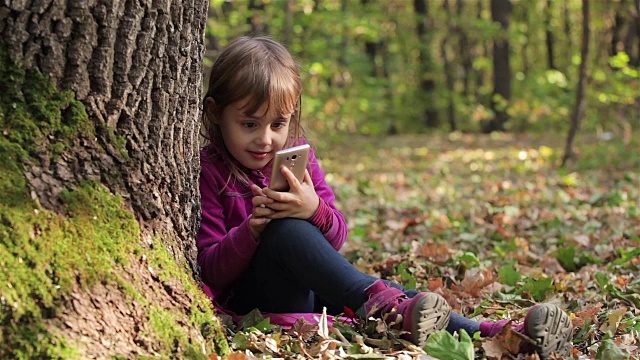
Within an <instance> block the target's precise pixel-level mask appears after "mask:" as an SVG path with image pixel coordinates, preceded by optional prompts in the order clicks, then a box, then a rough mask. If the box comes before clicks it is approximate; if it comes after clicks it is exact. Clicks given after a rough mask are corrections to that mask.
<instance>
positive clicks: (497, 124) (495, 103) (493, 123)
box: [482, 0, 511, 133]
mask: <svg viewBox="0 0 640 360" xmlns="http://www.w3.org/2000/svg"><path fill="white" fill-rule="evenodd" d="M510 16H511V2H510V1H509V0H491V18H492V19H493V21H495V22H497V23H498V24H500V29H501V31H500V33H499V34H498V36H497V38H496V39H495V40H494V42H493V96H492V99H491V109H492V110H493V112H494V113H495V116H494V117H493V119H491V120H489V121H488V122H487V123H485V124H483V128H482V131H483V132H485V133H490V132H493V131H504V130H505V124H506V123H507V121H508V120H509V114H508V113H507V106H508V103H509V99H511V67H510V66H511V65H510V63H509V38H508V36H507V33H508V31H509V17H510Z"/></svg>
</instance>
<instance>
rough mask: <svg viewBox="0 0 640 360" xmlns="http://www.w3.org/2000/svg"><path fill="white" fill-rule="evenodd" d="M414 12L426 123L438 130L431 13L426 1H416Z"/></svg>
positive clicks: (438, 120) (414, 2)
mask: <svg viewBox="0 0 640 360" xmlns="http://www.w3.org/2000/svg"><path fill="white" fill-rule="evenodd" d="M413 7H414V11H415V13H416V15H417V18H418V20H417V24H416V30H417V34H418V49H419V60H418V61H419V65H418V69H419V79H420V90H421V91H422V94H421V98H422V99H424V107H425V110H424V122H425V125H426V126H427V127H430V128H437V127H438V126H440V119H439V115H438V110H437V107H436V102H435V89H436V82H435V80H434V79H433V78H434V76H435V74H434V71H433V58H432V57H431V52H430V51H431V36H430V35H429V32H430V31H431V30H430V29H429V26H428V21H429V13H428V6H427V2H426V0H414V1H413Z"/></svg>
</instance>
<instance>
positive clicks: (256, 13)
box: [247, 0, 269, 34]
mask: <svg viewBox="0 0 640 360" xmlns="http://www.w3.org/2000/svg"><path fill="white" fill-rule="evenodd" d="M248 8H249V17H248V18H247V24H249V26H250V27H251V30H249V34H268V33H269V27H268V25H267V23H266V22H265V21H264V19H263V18H262V15H263V14H262V13H263V12H264V8H265V4H264V2H263V1H262V0H249V7H248Z"/></svg>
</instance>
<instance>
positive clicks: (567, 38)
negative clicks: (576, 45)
mask: <svg viewBox="0 0 640 360" xmlns="http://www.w3.org/2000/svg"><path fill="white" fill-rule="evenodd" d="M562 15H563V18H564V21H563V28H564V44H565V52H564V59H565V64H566V66H565V67H564V69H565V71H564V73H565V74H567V73H568V69H569V68H570V67H571V56H573V46H572V44H573V41H572V40H573V39H572V38H571V17H570V14H569V2H568V1H565V2H564V4H563V6H562Z"/></svg>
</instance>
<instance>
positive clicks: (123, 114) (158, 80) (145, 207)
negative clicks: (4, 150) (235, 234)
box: [0, 0, 208, 356]
mask: <svg viewBox="0 0 640 360" xmlns="http://www.w3.org/2000/svg"><path fill="white" fill-rule="evenodd" d="M5 3H6V4H10V5H4V4H5ZM207 6H208V2H207V1H190V0H166V1H154V2H135V1H133V2H132V1H119V0H90V1H84V0H66V1H64V0H52V1H40V0H31V1H29V0H24V1H10V2H4V3H3V5H1V6H0V34H1V39H0V45H1V46H2V47H4V48H5V49H6V51H7V53H8V54H10V57H11V61H12V62H13V63H15V64H18V65H19V66H20V67H22V68H24V69H27V70H29V71H37V72H40V73H42V74H44V75H45V76H46V77H48V78H50V79H51V81H52V83H53V84H55V85H56V87H57V89H60V90H64V89H70V90H72V91H73V93H74V94H75V99H77V100H79V101H81V102H82V104H84V107H85V108H86V112H87V115H88V117H89V119H90V122H91V123H92V124H93V126H94V127H95V134H94V135H92V136H86V134H77V135H76V136H75V137H74V138H73V139H72V141H71V143H70V144H66V145H68V147H67V148H66V150H65V151H64V152H63V153H62V154H59V155H55V156H54V154H53V153H52V151H51V150H50V149H51V148H52V147H53V146H54V145H56V141H57V140H56V139H55V138H54V137H49V138H43V139H40V140H41V141H42V144H41V145H42V146H40V147H39V151H38V152H37V153H33V154H31V157H30V158H25V159H23V161H24V164H23V165H24V168H25V173H24V176H25V177H26V179H27V181H28V186H29V188H30V190H31V193H32V194H33V195H32V196H33V197H34V198H36V199H37V201H38V202H39V204H40V205H41V206H42V207H43V208H44V209H47V210H50V211H53V212H60V211H61V210H62V203H61V200H60V197H59V195H60V193H61V192H63V191H65V190H67V189H73V188H75V187H77V186H78V184H81V183H83V182H85V181H94V182H99V183H101V184H103V185H104V186H105V187H106V188H107V189H109V191H110V192H111V193H112V194H116V195H119V196H121V197H122V198H123V199H124V201H125V203H126V206H127V208H128V209H129V210H130V211H131V212H132V213H133V214H134V215H135V218H136V219H137V221H138V223H139V225H140V227H141V230H142V234H141V238H140V239H139V241H140V243H141V244H142V245H143V246H146V247H147V248H148V247H149V244H150V243H151V242H152V239H161V241H162V242H163V243H164V245H165V247H166V249H167V250H169V252H170V253H171V254H172V256H173V257H174V260H175V261H176V262H177V263H178V264H180V266H181V268H183V269H184V268H188V269H190V271H191V273H189V276H190V277H195V278H196V279H198V269H197V264H196V249H195V234H196V232H197V229H198V226H199V216H200V209H199V206H200V205H199V203H200V202H199V196H200V195H199V190H198V176H199V151H198V147H199V145H198V143H199V128H200V125H199V124H200V114H201V100H200V97H201V84H202V70H203V63H202V60H203V54H204V43H203V41H204V28H205V24H206V14H207ZM3 65H4V64H3ZM2 81H5V79H3V80H2ZM86 241H92V239H86ZM132 256H133V254H132ZM138 265H139V264H138ZM131 266H132V267H136V266H137V265H136V264H131ZM114 271H116V270H115V269H114ZM140 271H142V272H143V273H144V274H146V275H144V276H142V275H140V274H134V275H132V274H128V275H123V277H129V278H135V277H137V276H141V277H142V278H145V279H146V278H147V277H148V278H153V276H150V275H149V272H150V270H147V269H146V268H144V267H143V269H142V270H140ZM157 281H159V280H158V279H157V278H156V279H155V280H154V281H151V280H150V281H149V283H148V284H147V285H146V286H147V290H148V291H149V295H151V294H152V293H154V290H152V288H154V287H155V288H158V287H159V288H160V289H162V286H163V284H160V283H158V282H157ZM103 285H105V286H108V284H103ZM164 286H165V288H164V289H165V290H167V292H162V294H160V293H155V295H154V296H157V297H158V298H157V299H156V298H154V299H150V301H152V302H154V303H155V302H156V301H162V299H165V300H166V299H169V300H168V301H170V302H173V303H176V304H180V306H183V307H186V308H187V309H188V308H189V307H190V306H191V305H190V301H191V300H190V299H189V298H188V295H185V290H184V288H183V287H182V286H180V285H179V284H178V285H175V287H174V286H167V285H166V284H164ZM94 291H95V290H94ZM182 295H185V297H184V298H182ZM87 296H93V295H92V294H88V295H87ZM163 297H166V298H163ZM65 301H68V304H67V305H69V304H71V303H72V301H71V300H70V299H66V300H65ZM74 301H75V300H74ZM89 305H91V304H90V302H89ZM94 305H95V307H98V306H99V305H98V304H97V303H94ZM69 306H70V305H69ZM100 306H102V310H105V309H106V308H109V306H111V310H113V312H114V313H119V314H121V315H120V316H122V318H118V319H119V320H118V321H116V322H115V323H114V324H112V325H113V326H114V327H115V326H116V325H120V324H119V323H120V322H122V323H124V322H126V318H127V316H133V315H132V314H127V313H126V312H125V313H120V312H119V311H120V310H121V309H117V308H116V306H117V304H115V303H111V302H106V303H103V304H101V305H100ZM69 312H71V313H75V311H74V310H72V309H71V310H69V309H67V310H60V311H59V313H56V314H57V316H61V315H62V314H66V313H69ZM182 315H185V314H184V313H183V314H182ZM186 316H187V320H186V321H185V324H186V323H187V322H188V315H186ZM90 325H93V326H96V327H97V326H98V325H97V324H90ZM58 330H60V331H63V332H64V333H74V332H79V333H78V334H81V335H79V336H84V337H86V338H87V339H85V340H83V341H85V342H86V343H87V348H86V349H87V350H86V351H88V352H87V353H86V354H84V355H86V356H89V355H91V356H95V355H96V354H97V356H107V355H108V354H111V353H112V351H114V349H116V348H120V349H122V348H126V349H128V350H127V351H130V352H126V353H124V354H123V355H125V356H134V354H136V353H137V354H151V353H153V351H154V350H153V349H152V348H150V346H152V344H142V343H138V342H136V341H133V340H131V341H133V342H132V343H127V344H125V346H124V347H119V346H120V345H122V344H120V343H118V341H119V340H118V339H119V338H118V339H116V338H114V339H111V338H109V337H107V336H106V335H105V334H104V333H103V335H105V336H104V337H92V336H87V335H86V334H84V333H82V331H83V330H82V329H70V328H68V327H65V326H62V327H61V328H60V329H58ZM192 330H193V329H192ZM199 330H200V329H197V330H195V333H199ZM105 331H107V332H108V330H105ZM122 331H125V332H126V331H131V332H141V331H145V329H144V328H140V327H139V326H135V327H132V328H126V329H124V330H122ZM94 332H95V331H94ZM78 334H76V335H78ZM200 337H201V336H200ZM131 338H132V339H134V338H135V336H132V337H131Z"/></svg>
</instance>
